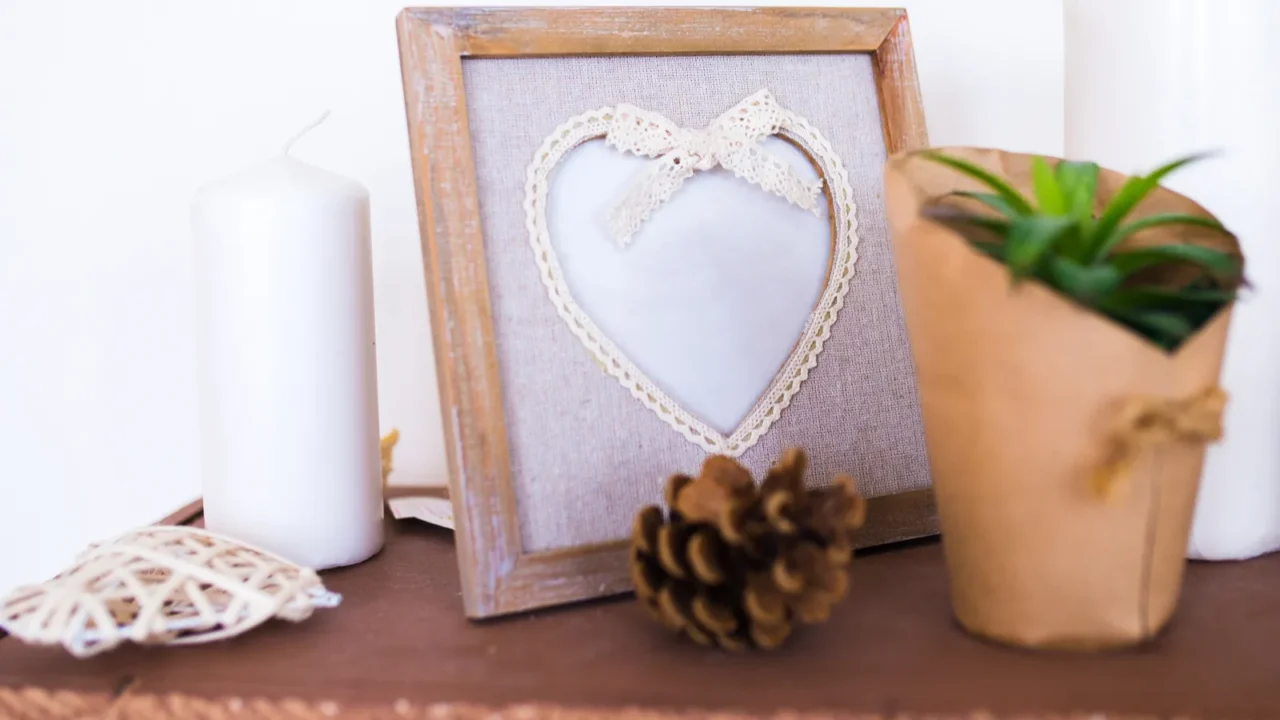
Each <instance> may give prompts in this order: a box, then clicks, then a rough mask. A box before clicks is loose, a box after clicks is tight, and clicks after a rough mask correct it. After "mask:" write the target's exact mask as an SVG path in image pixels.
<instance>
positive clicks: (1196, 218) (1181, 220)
mask: <svg viewBox="0 0 1280 720" xmlns="http://www.w3.org/2000/svg"><path fill="white" fill-rule="evenodd" d="M1167 225H1191V226H1195V227H1203V228H1209V229H1210V230H1218V231H1220V232H1224V233H1225V232H1227V229H1226V228H1225V227H1223V226H1222V223H1220V222H1218V221H1217V220H1215V219H1214V218H1210V217H1204V216H1201V215H1187V214H1185V213H1158V214H1156V215H1150V216H1148V217H1144V218H1142V219H1140V220H1134V221H1133V222H1131V223H1129V224H1128V225H1122V226H1121V227H1119V228H1118V229H1117V230H1116V231H1115V232H1114V233H1112V234H1111V237H1110V238H1108V239H1107V241H1106V243H1105V244H1103V245H1102V246H1101V247H1100V248H1099V249H1098V255H1099V257H1104V256H1106V255H1107V253H1110V252H1111V251H1112V250H1114V249H1115V248H1116V246H1118V245H1119V244H1120V243H1121V242H1123V241H1124V240H1125V238H1127V237H1129V236H1131V235H1133V234H1135V233H1139V232H1142V231H1143V230H1147V229H1149V228H1153V227H1163V226H1167Z"/></svg>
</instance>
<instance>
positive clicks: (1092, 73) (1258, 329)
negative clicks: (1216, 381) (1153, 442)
mask: <svg viewBox="0 0 1280 720" xmlns="http://www.w3.org/2000/svg"><path fill="white" fill-rule="evenodd" d="M1063 18H1064V23H1065V31H1066V37H1065V45H1064V47H1065V52H1066V154H1067V156H1068V157H1071V158H1074V159H1082V160H1083V159H1088V160H1094V161H1096V162H1098V163H1099V164H1101V165H1103V166H1106V167H1111V168H1113V169H1115V170H1119V171H1121V172H1126V173H1128V172H1134V171H1139V170H1146V169H1150V168H1153V167H1155V166H1157V165H1159V164H1162V163H1163V162H1165V161H1167V160H1171V159H1173V158H1175V157H1178V156H1180V155H1184V154H1187V153H1190V152H1196V151H1202V150H1211V149H1212V150H1220V151H1222V152H1223V154H1222V155H1221V156H1220V157H1218V158H1215V159H1212V160H1208V161H1204V162H1202V163H1199V164H1198V165H1196V166H1193V167H1191V168H1189V169H1186V170H1183V171H1180V172H1179V173H1177V174H1175V175H1174V176H1172V177H1171V178H1170V179H1169V181H1168V183H1167V184H1168V185H1169V186H1170V187H1172V188H1173V189H1175V190H1177V191H1179V192H1181V193H1183V194H1185V195H1187V196H1189V197H1191V198H1193V199H1195V200H1197V201H1198V202H1200V203H1201V204H1202V205H1204V206H1205V207H1206V208H1208V209H1209V210H1210V211H1211V212H1213V213H1214V214H1215V215H1217V216H1218V217H1219V218H1221V219H1222V221H1223V222H1224V223H1226V225H1227V226H1228V227H1229V228H1231V229H1232V230H1233V231H1235V232H1236V233H1237V234H1238V235H1239V238H1240V241H1241V244H1242V245H1243V247H1244V251H1245V254H1246V257H1247V260H1248V268H1247V274H1248V278H1249V280H1250V281H1251V283H1252V289H1251V290H1250V291H1248V292H1246V293H1245V294H1244V295H1243V296H1242V299H1241V302H1240V303H1239V304H1238V307H1237V310H1236V315H1235V318H1234V320H1233V325H1232V328H1231V335H1230V339H1229V341H1228V345H1227V357H1226V364H1225V369H1224V374H1223V378H1224V379H1223V382H1224V385H1225V387H1226V390H1227V391H1228V393H1230V395H1231V402H1230V405H1229V407H1228V410H1227V415H1226V420H1225V425H1226V437H1225V438H1224V440H1223V441H1222V442H1221V443H1219V444H1217V445H1215V446H1213V447H1211V448H1210V450H1209V453H1208V455H1207V457H1206V462H1205V469H1204V475H1203V478H1202V485H1201V490H1200V496H1199V501H1198V505H1197V508H1196V517H1195V524H1194V527H1193V529H1192V533H1191V541H1190V547H1189V554H1190V556H1191V557H1194V558H1201V559H1240V558H1246V557H1252V556H1255V555H1259V554H1262V553H1265V552H1269V551H1272V550H1276V549H1280V241H1277V238H1276V235H1277V229H1278V228H1280V201H1278V200H1277V199H1276V198H1275V193H1276V192H1277V190H1280V169H1278V168H1280V82H1277V81H1276V78H1275V73H1276V71H1277V70H1278V69H1280V43H1278V42H1276V39H1277V38H1280V2H1277V1H1276V0H1064V6H1063Z"/></svg>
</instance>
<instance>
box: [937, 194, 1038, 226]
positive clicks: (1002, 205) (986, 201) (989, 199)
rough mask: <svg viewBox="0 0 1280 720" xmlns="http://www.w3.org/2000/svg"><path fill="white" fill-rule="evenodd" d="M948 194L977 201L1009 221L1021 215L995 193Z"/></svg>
mask: <svg viewBox="0 0 1280 720" xmlns="http://www.w3.org/2000/svg"><path fill="white" fill-rule="evenodd" d="M948 194H949V195H951V196H953V197H962V198H968V199H970V200H977V201H978V202H980V203H982V204H983V205H986V206H987V207H989V208H991V209H992V210H995V211H996V212H998V213H1000V214H1001V215H1003V216H1005V217H1007V218H1010V219H1013V218H1017V217H1020V216H1021V215H1022V213H1020V212H1018V210H1017V209H1016V208H1015V207H1013V206H1012V205H1010V204H1009V201H1008V200H1005V199H1004V197H1003V196H1001V195H998V194H996V193H980V192H970V191H968V190H957V191H955V192H952V193H948Z"/></svg>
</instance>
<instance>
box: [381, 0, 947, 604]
mask: <svg viewBox="0 0 1280 720" xmlns="http://www.w3.org/2000/svg"><path fill="white" fill-rule="evenodd" d="M397 25H398V31H399V40H400V52H401V63H402V73H403V81H404V93H405V103H406V111H407V116H408V122H409V136H410V150H411V153H412V161H413V170H414V182H415V190H416V196H417V202H418V210H419V217H420V222H421V232H422V248H423V255H424V260H425V265H426V268H425V271H426V285H427V288H428V295H429V300H430V308H431V319H432V329H433V341H434V345H435V354H436V358H437V378H438V385H439V393H440V402H441V406H442V414H443V417H444V426H445V432H446V447H447V450H448V461H449V467H450V493H451V496H452V497H453V499H454V514H455V523H456V528H457V530H456V537H457V551H458V563H459V568H460V571H461V575H462V588H463V599H464V604H465V608H466V612H467V614H468V615H469V616H471V617H474V618H480V617H488V616H493V615H499V614H505V613H511V612H516V611H522V610H527V609H531V608H535V607H542V606H549V605H556V604H562V603H567V602H572V601H577V600H582V599H587V598H593V597H599V596H603V595H609V594H615V593H621V592H625V591H627V590H629V589H630V581H629V579H628V573H627V569H626V568H627V563H626V547H625V543H622V542H612V543H604V544H597V545H590V546H583V547H573V548H566V549H557V550H552V551H543V552H529V551H527V550H526V549H525V548H524V546H523V544H522V541H521V532H520V526H519V520H518V517H517V498H516V493H515V490H514V485H513V477H512V465H511V461H510V457H509V453H508V429H507V420H506V418H505V416H504V406H503V391H502V388H501V383H500V377H499V363H498V356H497V350H496V348H495V338H494V329H493V322H492V307H491V298H490V287H489V276H488V271H487V268H486V256H485V252H484V242H485V241H484V237H483V235H482V228H481V223H480V207H479V201H478V189H477V178H476V171H475V161H474V158H473V144H472V134H471V129H470V124H469V118H468V111H467V97H466V90H465V89H464V83H463V60H464V58H523V57H559V56H619V55H639V56H651V55H703V54H706V55H726V54H727V55H742V54H753V55H754V54H771V55H772V54H809V53H819V54H832V53H859V54H862V53H865V54H869V55H870V56H871V61H872V66H873V72H874V75H875V85H876V89H877V93H878V104H879V109H880V117H881V124H882V128H881V129H882V131H883V137H884V144H885V149H886V150H887V151H888V152H889V153H894V152H898V151H901V150H908V149H916V148H922V147H926V146H927V145H928V141H927V135H926V130H925V122H924V115H923V111H922V107H921V100H920V95H919V90H918V86H917V79H916V68H915V61H914V57H913V53H912V47H911V38H910V31H909V28H908V23H907V16H906V13H905V11H903V10H900V9H843V8H824V9H750V10H739V9H664V8H652V9H644V8H608V9H597V10H577V9H574V10H569V9H446V8H420V9H416V8H410V9H406V10H404V11H403V12H402V13H401V14H400V16H399V18H398V21H397ZM870 517H871V518H872V519H873V522H872V523H871V524H870V525H869V526H868V528H867V529H866V530H865V539H864V541H863V542H862V543H861V544H862V545H870V544H881V543H884V542H890V541H895V540H902V539H908V538H912V537H918V536H921V535H926V534H931V533H932V532H933V530H934V529H935V528H936V514H935V513H934V510H933V507H932V493H931V491H929V490H917V491H912V492H907V493H902V494H897V495H889V496H885V497H879V498H873V499H872V501H871V512H870Z"/></svg>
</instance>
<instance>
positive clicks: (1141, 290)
mask: <svg viewBox="0 0 1280 720" xmlns="http://www.w3.org/2000/svg"><path fill="white" fill-rule="evenodd" d="M920 156H921V157H924V158H926V159H928V160H931V161H933V162H936V163H940V164H942V165H945V166H947V167H950V168H952V169H954V170H956V171H958V172H960V173H962V174H964V175H967V176H968V177H970V178H973V179H974V180H977V181H978V182H980V183H982V184H983V185H984V186H986V188H987V189H988V190H989V192H967V191H964V192H955V193H951V195H952V196H959V197H962V198H968V199H969V200H972V201H975V203H970V204H971V205H973V207H974V209H975V210H976V212H975V211H968V210H965V211H962V212H960V213H959V214H955V208H954V207H951V208H949V210H950V211H951V214H950V215H949V216H947V217H946V219H947V221H948V222H949V223H954V224H956V225H958V226H963V227H965V228H966V231H965V232H964V233H963V234H964V235H965V237H966V238H967V239H968V240H969V241H970V242H971V243H972V244H973V245H974V247H975V248H977V249H978V250H980V251H981V252H983V253H985V254H986V255H988V256H990V257H992V258H993V259H995V260H997V261H999V262H1001V263H1003V264H1004V265H1005V266H1006V267H1008V269H1009V272H1010V275H1011V276H1012V278H1013V281H1014V282H1015V283H1016V282H1019V281H1023V280H1028V279H1032V280H1036V281H1039V282H1042V283H1044V284H1046V285H1048V286H1050V287H1051V288H1053V289H1055V290H1057V291H1058V292H1060V293H1062V294H1063V295H1066V296H1067V297H1069V298H1071V299H1072V300H1074V301H1075V302H1077V303H1079V304H1080V305H1083V306H1084V307H1087V308H1091V309H1093V310H1095V311H1097V312H1099V313H1101V314H1103V315H1105V316H1107V317H1109V318H1111V319H1113V320H1114V321H1116V322H1118V323H1120V324H1121V325H1124V326H1126V327H1128V328H1130V329H1132V330H1133V331H1134V332H1137V333H1138V334H1140V335H1142V336H1143V337H1145V338H1148V339H1150V340H1151V341H1152V342H1154V343H1156V344H1157V345H1159V346H1160V347H1162V348H1164V349H1165V350H1173V349H1175V348H1177V347H1178V346H1179V345H1180V344H1181V343H1182V342H1183V341H1184V340H1186V339H1187V338H1188V337H1189V336H1191V335H1192V334H1194V333H1195V331H1196V330H1197V329H1199V328H1200V327H1201V326H1203V325H1204V324H1205V323H1206V322H1208V321H1209V319H1210V318H1212V317H1213V316H1214V314H1215V313H1216V312H1217V311H1218V310H1219V309H1221V308H1222V307H1223V306H1224V305H1226V304H1228V303H1230V302H1231V301H1232V300H1233V299H1234V298H1235V294H1236V289H1237V288H1238V287H1239V286H1240V284H1241V283H1242V281H1243V278H1242V276H1241V272H1242V264H1241V260H1240V258H1239V257H1238V255H1237V254H1233V253H1230V252H1226V251H1224V250H1220V249H1216V248H1212V247H1206V246H1203V245H1196V244H1189V243H1188V244H1183V243H1178V242H1171V243H1167V244H1162V245H1154V246H1151V245H1146V244H1144V245H1143V246H1142V247H1132V246H1129V245H1126V244H1125V242H1124V241H1125V240H1127V239H1129V238H1131V237H1132V236H1134V235H1135V234H1137V233H1139V232H1141V231H1143V230H1149V229H1151V228H1156V227H1166V226H1184V227H1199V228H1209V229H1211V230H1215V231H1218V232H1221V233H1224V234H1226V235H1230V233H1229V232H1228V231H1227V229H1226V228H1224V227H1223V226H1222V224H1221V223H1219V222H1218V221H1217V220H1215V219H1213V218H1211V217H1205V216H1199V215H1189V214H1183V213H1163V214H1155V215H1148V216H1146V217H1140V218H1137V219H1130V216H1131V214H1132V213H1133V211H1134V209H1135V208H1136V207H1137V206H1138V204H1139V203H1141V202H1142V201H1143V200H1144V199H1145V198H1146V197H1147V196H1148V195H1150V194H1151V193H1152V191H1154V190H1155V189H1156V188H1157V187H1158V186H1159V185H1160V182H1161V180H1163V179H1164V178H1165V177H1166V176H1168V175H1169V174H1171V173H1173V172H1174V171H1176V170H1178V169H1179V168H1182V167H1184V166H1186V165H1188V164H1190V163H1193V162H1196V161H1198V160H1200V159H1202V158H1204V157H1205V156H1203V155H1192V156H1188V157H1184V158H1180V159H1178V160H1175V161H1173V162H1171V163H1168V164H1167V165H1163V166H1161V167H1159V168H1157V169H1155V170H1153V171H1152V172H1150V173H1148V174H1146V175H1135V176H1132V177H1130V178H1129V179H1128V180H1127V181H1126V182H1125V183H1124V184H1123V185H1122V186H1121V187H1120V189H1119V190H1118V191H1117V192H1116V193H1115V195H1113V196H1112V197H1111V198H1110V199H1109V200H1108V201H1107V202H1106V203H1105V205H1102V207H1101V208H1100V209H1097V208H1098V205H1099V204H1098V202H1097V189H1098V176H1099V168H1098V165H1097V164H1095V163H1092V162H1072V161H1066V160H1062V161H1058V162H1056V164H1055V165H1051V164H1050V161H1049V160H1046V159H1045V158H1043V157H1037V158H1035V159H1034V160H1033V164H1032V178H1031V179H1032V190H1033V195H1034V197H1026V196H1025V195H1023V194H1022V193H1021V192H1019V191H1018V190H1017V189H1015V188H1014V186H1013V185H1012V184H1011V183H1010V182H1009V181H1008V180H1006V179H1005V178H1002V177H1000V176H999V175H997V174H996V173H994V172H991V171H989V170H987V169H986V168H983V167H981V166H979V165H977V164H975V163H972V162H970V161H968V160H964V159H962V158H957V157H953V156H950V155H947V154H944V153H942V152H938V151H934V150H927V151H922V152H921V153H920ZM1175 265H1176V266H1181V267H1182V268H1184V269H1185V268H1192V269H1194V272H1191V273H1189V274H1182V273H1180V274H1179V275H1180V279H1179V280H1178V281H1177V282H1170V280H1169V277H1168V275H1169V274H1168V273H1160V272H1159V271H1160V270H1162V269H1168V267H1169V266H1175Z"/></svg>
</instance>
